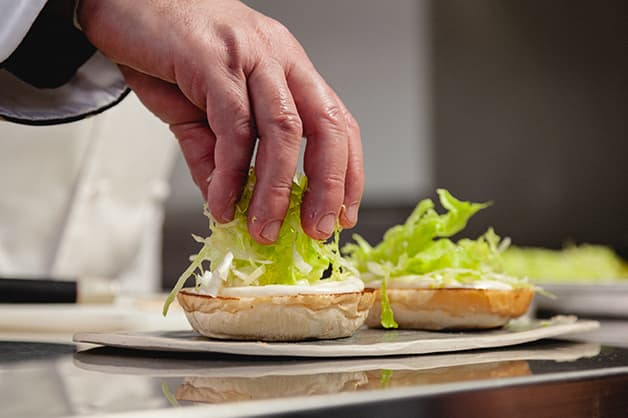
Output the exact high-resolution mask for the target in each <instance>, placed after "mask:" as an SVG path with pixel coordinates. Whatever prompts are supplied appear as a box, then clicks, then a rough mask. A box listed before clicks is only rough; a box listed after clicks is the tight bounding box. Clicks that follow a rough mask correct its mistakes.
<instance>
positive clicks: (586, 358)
mask: <svg viewBox="0 0 628 418" xmlns="http://www.w3.org/2000/svg"><path fill="white" fill-rule="evenodd" d="M608 324H609V323H608V322H603V324H602V328H601V329H600V330H599V331H596V332H595V333H593V334H588V335H586V334H583V335H579V336H574V337H573V338H576V339H584V340H589V342H566V341H556V340H553V341H543V342H538V343H534V344H526V345H522V346H516V347H511V348H507V349H500V350H491V351H486V350H474V351H467V352H461V353H455V354H438V355H427V356H408V357H389V358H370V359H369V358H367V359H359V360H356V359H335V360H329V359H327V360H313V359H287V358H279V359H278V358H256V357H237V356H225V355H216V354H205V355H198V354H196V355H189V354H185V355H183V354H175V353H164V352H132V351H124V350H117V349H109V348H93V347H91V348H90V347H76V346H74V345H72V344H52V343H45V342H20V341H0V405H2V406H1V407H0V417H12V418H19V417H35V416H39V417H59V416H81V415H99V414H108V413H119V414H121V415H119V416H133V417H139V416H147V417H148V416H151V417H155V416H162V415H163V416H186V417H187V416H190V417H193V416H212V417H220V416H290V415H294V414H296V413H298V416H301V417H303V416H325V417H326V418H329V417H335V416H338V417H340V416H343V417H346V416H386V417H394V416H431V417H437V416H447V417H450V416H454V417H455V416H464V417H469V416H488V417H490V416H535V417H536V416H541V417H542V416H587V417H588V416H628V343H626V344H625V346H624V348H621V347H612V346H607V345H603V344H600V343H598V342H590V341H592V340H594V341H601V342H602V343H604V342H605V341H608V339H607V338H609V337H613V336H616V335H617V333H618V332H619V333H620V334H621V335H623V336H626V335H628V321H614V322H612V323H610V324H611V325H610V328H608V330H610V331H612V332H610V333H606V330H607V328H606V325H608ZM616 339H617V338H616ZM617 340H618V339H617ZM617 342H618V343H619V344H620V345H621V344H622V342H621V341H617ZM190 405H196V406H195V407H192V408H190V407H189V406H190ZM199 405H200V406H199Z"/></svg>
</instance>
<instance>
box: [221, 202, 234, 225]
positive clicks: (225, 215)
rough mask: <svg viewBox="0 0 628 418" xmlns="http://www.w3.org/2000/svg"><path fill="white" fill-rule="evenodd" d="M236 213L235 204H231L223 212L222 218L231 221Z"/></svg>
mask: <svg viewBox="0 0 628 418" xmlns="http://www.w3.org/2000/svg"><path fill="white" fill-rule="evenodd" d="M234 214H235V206H234V205H229V206H227V209H225V211H224V212H223V213H222V215H221V216H222V220H223V221H225V222H231V221H232V220H233V215H234Z"/></svg>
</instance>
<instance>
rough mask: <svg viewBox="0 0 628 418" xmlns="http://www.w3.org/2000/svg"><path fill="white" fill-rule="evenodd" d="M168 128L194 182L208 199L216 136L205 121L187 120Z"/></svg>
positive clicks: (206, 199)
mask: <svg viewBox="0 0 628 418" xmlns="http://www.w3.org/2000/svg"><path fill="white" fill-rule="evenodd" d="M170 130H171V131H172V132H173V133H174V135H175V136H176V137H177V139H178V140H179V146H180V147H181V152H182V153H183V157H184V158H185V162H186V163H187V166H188V169H189V170H190V174H191V175H192V179H193V180H194V183H195V184H196V185H197V186H198V188H199V189H200V190H201V193H202V194H203V198H204V199H205V201H208V196H207V189H208V186H209V184H210V181H209V180H210V175H211V174H212V172H213V171H214V148H215V146H216V137H215V136H214V133H213V132H212V130H211V129H210V128H209V126H208V125H207V122H188V123H182V124H175V125H170Z"/></svg>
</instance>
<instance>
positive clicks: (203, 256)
mask: <svg viewBox="0 0 628 418" xmlns="http://www.w3.org/2000/svg"><path fill="white" fill-rule="evenodd" d="M254 185H255V171H254V169H253V168H251V170H250V171H249V177H248V181H247V184H246V186H245V188H244V190H243V193H242V197H241V198H240V201H239V202H238V203H237V205H236V209H235V215H234V219H233V221H231V222H229V223H226V224H219V223H217V222H216V221H215V220H214V219H213V218H212V216H211V214H210V213H209V212H208V211H207V209H205V215H206V216H207V217H208V218H209V230H210V231H211V234H210V235H209V236H208V237H207V238H202V237H199V236H196V235H193V238H194V239H195V240H196V241H197V242H199V243H201V244H202V245H203V246H202V248H201V249H200V251H199V252H198V254H196V255H193V256H191V257H190V261H191V263H190V266H189V267H188V268H187V269H186V270H185V271H184V272H183V274H181V276H180V277H179V279H178V280H177V283H176V285H175V286H174V288H173V289H172V291H171V292H170V294H169V295H168V298H167V299H166V302H165V303H164V308H163V314H164V315H166V313H167V312H168V308H169V306H170V304H171V303H172V301H173V300H174V298H175V296H176V294H177V293H178V292H179V291H180V290H181V288H183V286H184V284H185V282H186V281H187V280H188V279H189V278H190V277H195V278H196V286H197V287H201V286H202V287H204V288H206V290H207V291H208V293H210V294H216V293H217V292H218V291H219V289H220V288H221V287H223V286H224V287H234V286H265V285H276V284H280V285H295V284H315V283H316V282H318V281H319V280H321V278H322V276H323V272H325V271H326V270H327V269H328V268H329V267H330V266H331V274H330V276H329V277H328V278H327V279H325V280H343V279H345V278H346V277H348V276H349V275H355V274H357V272H356V270H355V269H354V268H353V267H352V265H351V264H350V263H349V262H348V261H346V260H345V259H344V258H343V257H342V256H341V255H340V251H339V249H338V239H339V233H340V226H339V225H337V226H336V230H335V233H334V236H333V238H332V239H331V240H330V241H328V242H326V241H318V240H315V239H313V238H311V237H309V236H308V235H307V234H306V233H305V232H304V231H303V228H302V227H301V217H300V216H301V215H300V212H301V200H302V197H303V193H304V192H305V191H306V190H307V178H306V177H305V176H304V175H297V176H295V178H294V181H293V183H292V191H291V194H290V206H289V208H288V212H287V214H286V217H285V219H284V221H283V224H282V226H281V229H280V230H279V237H278V239H277V241H275V243H273V244H270V245H262V244H259V243H258V242H256V241H255V240H253V238H252V237H251V235H250V234H249V231H248V228H247V210H248V207H249V203H250V201H251V197H252V195H253V187H254Z"/></svg>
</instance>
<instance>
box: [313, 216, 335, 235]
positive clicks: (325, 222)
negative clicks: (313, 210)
mask: <svg viewBox="0 0 628 418" xmlns="http://www.w3.org/2000/svg"><path fill="white" fill-rule="evenodd" d="M335 226H336V214H335V213H333V212H332V213H328V214H327V215H325V216H323V217H322V218H321V219H320V220H319V221H318V224H317V225H316V230H317V231H318V232H320V233H321V234H325V235H330V234H331V233H332V232H333V230H334V227H335Z"/></svg>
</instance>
